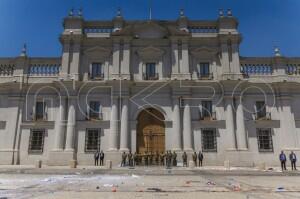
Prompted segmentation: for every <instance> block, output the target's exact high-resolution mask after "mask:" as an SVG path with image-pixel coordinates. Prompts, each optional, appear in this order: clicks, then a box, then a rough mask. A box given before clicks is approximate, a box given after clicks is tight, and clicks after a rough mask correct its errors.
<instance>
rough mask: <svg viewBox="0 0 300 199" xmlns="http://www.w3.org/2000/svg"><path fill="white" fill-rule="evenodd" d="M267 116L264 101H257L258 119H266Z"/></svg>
mask: <svg viewBox="0 0 300 199" xmlns="http://www.w3.org/2000/svg"><path fill="white" fill-rule="evenodd" d="M266 115H267V112H266V104H265V102H264V101H257V102H256V117H257V119H260V118H265V117H266Z"/></svg>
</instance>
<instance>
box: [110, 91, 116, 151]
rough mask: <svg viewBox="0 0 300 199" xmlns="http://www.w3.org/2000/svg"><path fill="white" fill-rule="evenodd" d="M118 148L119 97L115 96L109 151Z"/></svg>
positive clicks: (112, 106) (112, 107)
mask: <svg viewBox="0 0 300 199" xmlns="http://www.w3.org/2000/svg"><path fill="white" fill-rule="evenodd" d="M117 150H118V98H117V97H113V101H112V105H111V118H110V136H109V151H117Z"/></svg>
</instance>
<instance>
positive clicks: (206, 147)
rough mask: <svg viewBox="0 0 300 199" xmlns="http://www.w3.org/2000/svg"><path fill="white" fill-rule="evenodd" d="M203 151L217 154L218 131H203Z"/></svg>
mask: <svg viewBox="0 0 300 199" xmlns="http://www.w3.org/2000/svg"><path fill="white" fill-rule="evenodd" d="M202 151H203V152H217V135H216V129H202Z"/></svg>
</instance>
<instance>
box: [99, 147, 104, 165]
mask: <svg viewBox="0 0 300 199" xmlns="http://www.w3.org/2000/svg"><path fill="white" fill-rule="evenodd" d="M103 160H104V153H103V151H102V150H101V152H100V166H103V165H104V164H103Z"/></svg>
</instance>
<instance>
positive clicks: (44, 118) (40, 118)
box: [32, 113, 48, 122]
mask: <svg viewBox="0 0 300 199" xmlns="http://www.w3.org/2000/svg"><path fill="white" fill-rule="evenodd" d="M47 120H48V114H47V113H43V114H34V115H32V121H35V122H43V121H47Z"/></svg>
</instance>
